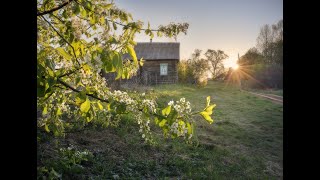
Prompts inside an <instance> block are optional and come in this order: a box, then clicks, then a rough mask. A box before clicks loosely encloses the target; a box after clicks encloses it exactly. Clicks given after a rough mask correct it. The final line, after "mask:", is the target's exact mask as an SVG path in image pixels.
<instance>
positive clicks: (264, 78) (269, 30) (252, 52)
mask: <svg viewBox="0 0 320 180" xmlns="http://www.w3.org/2000/svg"><path fill="white" fill-rule="evenodd" d="M238 64H239V65H240V69H241V71H242V72H243V73H241V82H242V86H244V87H248V88H282V86H283V20H280V21H279V22H278V23H276V24H273V25H268V24H266V25H264V26H263V27H262V28H261V29H260V34H259V36H258V38H257V45H256V47H253V48H251V49H249V50H248V51H247V52H246V54H244V55H243V56H241V57H240V59H239V62H238Z"/></svg>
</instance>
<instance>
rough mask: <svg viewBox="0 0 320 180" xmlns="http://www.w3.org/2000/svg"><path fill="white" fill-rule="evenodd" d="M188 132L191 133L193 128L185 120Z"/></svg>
mask: <svg viewBox="0 0 320 180" xmlns="http://www.w3.org/2000/svg"><path fill="white" fill-rule="evenodd" d="M187 128H188V134H193V128H192V126H191V124H190V123H189V122H187Z"/></svg>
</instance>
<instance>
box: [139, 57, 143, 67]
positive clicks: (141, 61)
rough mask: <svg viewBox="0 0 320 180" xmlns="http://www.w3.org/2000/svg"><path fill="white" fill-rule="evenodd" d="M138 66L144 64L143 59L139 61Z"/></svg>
mask: <svg viewBox="0 0 320 180" xmlns="http://www.w3.org/2000/svg"><path fill="white" fill-rule="evenodd" d="M139 64H140V66H143V64H144V60H143V58H141V59H140V61H139Z"/></svg>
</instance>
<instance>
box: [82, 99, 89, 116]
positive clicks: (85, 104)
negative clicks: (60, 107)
mask: <svg viewBox="0 0 320 180" xmlns="http://www.w3.org/2000/svg"><path fill="white" fill-rule="evenodd" d="M89 109H90V101H89V99H88V98H87V99H86V101H85V102H84V103H82V104H81V106H80V111H81V112H84V113H87V112H88V111H89Z"/></svg>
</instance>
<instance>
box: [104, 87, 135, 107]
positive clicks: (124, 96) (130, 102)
mask: <svg viewBox="0 0 320 180" xmlns="http://www.w3.org/2000/svg"><path fill="white" fill-rule="evenodd" d="M108 96H109V97H110V98H112V99H113V100H115V101H118V102H120V103H124V104H126V105H127V107H128V108H129V110H130V107H135V106H136V105H137V102H136V101H135V100H134V99H132V98H131V97H130V96H129V95H128V93H127V92H122V91H119V90H115V91H114V92H113V93H112V92H110V91H109V92H108Z"/></svg>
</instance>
